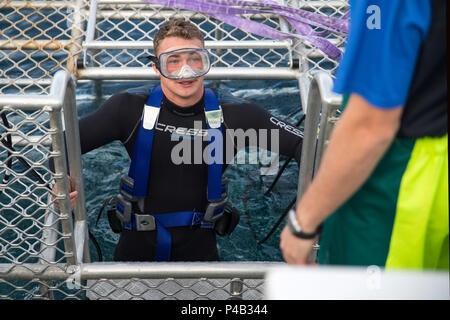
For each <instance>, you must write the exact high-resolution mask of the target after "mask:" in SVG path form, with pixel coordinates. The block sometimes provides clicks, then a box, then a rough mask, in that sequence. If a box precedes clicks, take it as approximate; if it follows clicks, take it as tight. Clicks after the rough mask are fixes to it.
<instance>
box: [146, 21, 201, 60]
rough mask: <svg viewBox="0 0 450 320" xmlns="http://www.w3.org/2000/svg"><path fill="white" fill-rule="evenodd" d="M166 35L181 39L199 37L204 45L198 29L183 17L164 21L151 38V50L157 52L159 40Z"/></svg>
mask: <svg viewBox="0 0 450 320" xmlns="http://www.w3.org/2000/svg"><path fill="white" fill-rule="evenodd" d="M167 37H179V38H183V39H188V40H189V39H199V40H200V41H201V42H202V45H203V46H204V45H205V39H204V37H203V34H202V33H201V31H200V29H199V28H198V27H197V26H196V25H195V24H193V23H192V22H190V21H187V20H185V19H183V18H172V19H170V20H169V21H167V22H165V23H164V24H163V25H162V26H161V27H160V28H159V30H158V32H156V34H155V38H154V39H153V51H155V53H157V52H158V48H159V45H160V43H161V41H162V40H163V39H165V38H167Z"/></svg>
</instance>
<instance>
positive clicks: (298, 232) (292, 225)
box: [287, 209, 322, 239]
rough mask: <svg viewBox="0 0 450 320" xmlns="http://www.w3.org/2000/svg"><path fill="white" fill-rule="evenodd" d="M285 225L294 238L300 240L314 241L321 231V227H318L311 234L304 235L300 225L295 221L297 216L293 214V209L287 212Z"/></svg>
mask: <svg viewBox="0 0 450 320" xmlns="http://www.w3.org/2000/svg"><path fill="white" fill-rule="evenodd" d="M287 225H288V228H289V231H291V233H292V234H293V235H294V236H296V237H297V238H300V239H314V238H315V237H316V236H317V235H318V234H319V233H320V231H321V229H322V228H321V227H322V225H320V226H319V227H318V228H317V229H316V231H314V232H313V233H306V232H304V231H302V228H301V227H300V224H299V223H298V220H297V215H296V214H295V211H294V210H293V209H291V210H289V213H288V216H287Z"/></svg>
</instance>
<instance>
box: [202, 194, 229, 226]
mask: <svg viewBox="0 0 450 320" xmlns="http://www.w3.org/2000/svg"><path fill="white" fill-rule="evenodd" d="M227 202H228V197H224V198H222V199H220V200H215V201H212V202H210V203H209V204H208V206H207V207H206V211H205V217H204V218H203V220H204V221H206V222H212V223H214V222H216V221H217V219H219V218H220V217H221V216H222V215H223V209H224V208H225V205H226V204H227ZM217 210H221V211H220V212H219V213H216V211H217Z"/></svg>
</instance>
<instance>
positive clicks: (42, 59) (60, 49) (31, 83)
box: [0, 0, 88, 94]
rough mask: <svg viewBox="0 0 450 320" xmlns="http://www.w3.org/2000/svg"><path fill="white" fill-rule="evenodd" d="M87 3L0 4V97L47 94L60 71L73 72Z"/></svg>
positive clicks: (52, 0) (54, 0)
mask: <svg viewBox="0 0 450 320" xmlns="http://www.w3.org/2000/svg"><path fill="white" fill-rule="evenodd" d="M87 5H88V0H85V1H81V0H75V1H71V0H43V1H9V0H7V1H1V2H0V30H1V32H0V50H1V51H0V94H2V93H13V94H23V93H31V92H32V93H38V94H41V93H48V87H49V85H50V82H51V78H52V76H53V75H54V74H55V72H56V71H58V70H60V69H66V70H68V71H69V72H71V73H75V72H76V64H77V59H78V57H79V55H80V53H81V43H82V40H83V31H84V25H85V21H86V18H85V13H86V12H87V9H86V6H87Z"/></svg>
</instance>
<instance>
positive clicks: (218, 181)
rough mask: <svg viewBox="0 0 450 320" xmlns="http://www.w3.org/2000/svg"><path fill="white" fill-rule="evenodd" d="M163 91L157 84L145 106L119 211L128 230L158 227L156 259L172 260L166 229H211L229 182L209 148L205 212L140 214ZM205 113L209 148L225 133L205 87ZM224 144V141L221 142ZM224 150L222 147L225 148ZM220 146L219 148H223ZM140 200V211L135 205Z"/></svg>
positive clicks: (216, 105)
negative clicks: (181, 227) (191, 227)
mask: <svg viewBox="0 0 450 320" xmlns="http://www.w3.org/2000/svg"><path fill="white" fill-rule="evenodd" d="M162 98H163V92H162V89H161V87H160V86H158V87H155V88H154V89H153V90H152V92H151V94H150V96H149V97H148V100H147V103H146V105H145V106H144V116H143V119H142V121H141V124H140V128H139V132H138V135H137V139H136V143H135V146H134V151H133V156H132V159H131V165H130V169H129V172H128V175H127V176H124V177H122V179H121V184H120V194H119V195H118V196H117V205H116V214H117V216H118V217H119V219H120V220H121V221H122V224H123V228H124V229H127V230H137V231H150V230H155V229H156V230H157V238H156V254H155V260H156V261H169V260H170V250H171V242H172V239H171V235H170V233H169V231H168V230H167V228H170V227H180V226H193V225H200V227H202V228H212V227H213V226H214V222H215V221H216V220H217V219H218V218H220V216H221V215H222V214H223V208H224V206H225V204H226V202H227V196H226V184H225V183H223V182H222V159H221V161H219V162H217V161H213V160H214V158H215V152H216V150H217V149H214V148H213V149H212V150H209V149H208V155H209V159H208V160H209V161H208V189H207V198H208V202H209V203H208V206H207V208H206V210H205V212H196V211H180V212H170V213H161V214H140V213H136V212H135V211H140V212H142V211H143V204H142V203H143V202H142V201H143V199H144V198H145V197H146V196H147V190H148V178H149V173H150V160H151V154H152V144H153V136H154V129H155V124H156V123H157V120H158V115H159V110H160V107H161V101H162ZM204 99H205V115H206V123H207V128H208V141H209V142H208V148H210V147H211V143H212V142H214V139H215V138H216V137H217V134H218V132H217V131H216V130H220V131H219V132H220V134H222V112H221V109H220V107H219V102H218V100H217V97H216V95H215V94H214V92H213V91H212V90H211V89H208V88H206V89H205V98H204ZM222 143H223V141H222ZM222 146H223V144H222ZM222 149H223V148H222ZM222 149H220V151H222ZM139 201H141V205H140V207H139V208H140V210H137V209H136V208H137V207H138V205H139Z"/></svg>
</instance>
